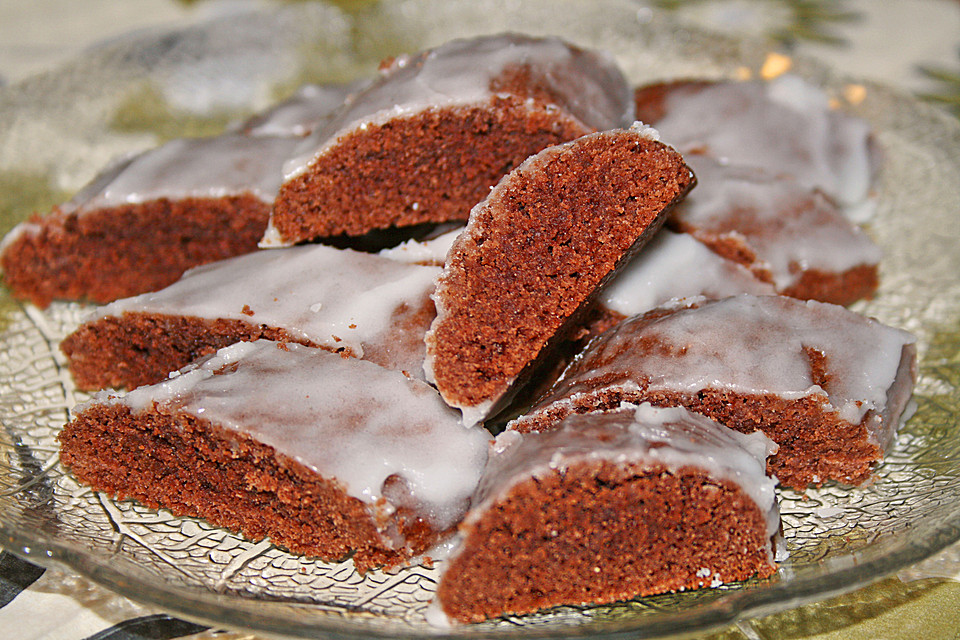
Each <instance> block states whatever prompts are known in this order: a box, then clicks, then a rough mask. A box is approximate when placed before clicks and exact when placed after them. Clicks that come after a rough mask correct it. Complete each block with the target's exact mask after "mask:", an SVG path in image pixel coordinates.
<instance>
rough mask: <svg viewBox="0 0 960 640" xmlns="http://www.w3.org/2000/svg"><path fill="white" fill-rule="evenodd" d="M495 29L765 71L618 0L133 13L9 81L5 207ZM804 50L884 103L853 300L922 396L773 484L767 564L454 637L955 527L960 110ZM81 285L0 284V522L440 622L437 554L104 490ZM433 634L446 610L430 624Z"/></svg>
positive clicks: (253, 595) (279, 595)
mask: <svg viewBox="0 0 960 640" xmlns="http://www.w3.org/2000/svg"><path fill="white" fill-rule="evenodd" d="M503 30H515V31H526V32H530V33H535V34H548V33H556V34H560V35H563V36H565V37H567V38H568V39H570V40H572V41H574V42H577V43H580V44H582V45H586V46H598V47H603V48H606V49H608V50H610V51H611V52H612V53H614V55H615V56H616V57H617V59H618V61H619V62H620V64H621V65H622V66H623V68H624V69H625V71H626V72H627V74H628V75H629V77H630V78H631V80H632V81H634V82H636V83H641V82H647V81H652V80H656V79H665V78H676V77H691V76H696V77H706V78H721V77H736V78H745V77H755V76H757V75H758V74H759V73H760V71H761V69H762V68H763V65H764V63H765V62H766V61H767V60H768V52H767V49H766V47H765V46H764V45H763V44H762V43H750V42H742V41H731V40H726V39H723V38H720V37H717V36H712V35H708V34H705V33H701V32H695V31H690V30H685V29H681V28H679V27H677V26H676V25H673V24H671V23H670V22H669V21H666V20H665V19H663V18H662V17H661V16H659V15H656V14H655V13H651V12H650V11H649V10H647V9H643V8H638V6H637V5H635V4H634V3H632V2H628V1H627V0H605V1H603V2H596V1H594V2H590V3H583V2H577V1H570V2H557V1H555V0H551V1H546V0H543V1H537V2H530V1H525V2H524V3H522V5H521V3H518V2H510V1H508V0H503V1H501V2H477V1H457V2H454V1H450V0H433V1H418V2H390V3H375V4H372V5H370V4H367V5H366V6H365V8H364V9H363V10H360V11H353V12H351V13H344V12H341V11H340V10H338V9H336V8H335V7H332V6H326V5H321V4H312V3H309V4H294V5H290V6H286V7H284V8H283V9H280V10H277V11H274V12H269V13H260V14H251V15H243V16H237V17H233V18H230V19H225V20H221V21H219V22H216V23H211V24H205V25H201V26H200V27H196V28H191V29H187V30H183V31H178V32H174V33H165V34H160V35H149V34H147V35H144V34H140V35H138V36H136V37H131V38H128V39H122V40H119V41H116V42H113V43H111V44H110V45H109V46H104V47H101V48H98V49H96V50H93V51H90V52H88V54H87V55H86V56H85V57H84V58H83V59H81V60H79V61H77V62H76V63H75V64H73V65H71V66H68V67H65V68H62V69H61V70H59V71H57V72H55V73H51V74H48V75H45V76H41V77H38V78H34V79H31V80H29V81H27V82H24V83H21V84H19V85H15V86H12V87H9V88H7V89H4V90H2V91H0V207H2V210H0V215H2V217H3V220H2V224H3V228H2V229H0V231H6V229H7V228H9V227H10V226H11V225H12V224H13V223H14V222H15V221H16V220H18V219H22V218H23V217H25V216H26V215H27V214H28V213H29V212H30V211H31V210H33V209H38V210H44V209H46V208H47V207H48V206H49V205H51V204H53V203H54V202H56V201H58V200H60V199H63V198H64V197H66V196H67V195H69V193H70V192H72V191H73V190H75V189H77V188H78V187H80V186H81V185H82V184H83V183H84V182H86V181H87V180H89V179H90V178H91V177H92V176H93V175H94V174H95V173H96V172H97V171H98V170H99V169H100V168H101V167H102V166H103V165H104V164H105V163H107V162H108V161H109V160H110V159H111V158H113V157H115V156H117V155H119V154H122V153H127V152H131V151H137V150H140V149H143V148H146V147H148V146H152V145H155V144H157V143H158V142H159V141H161V140H164V139H166V138H169V137H171V136H179V135H186V134H198V133H213V132H216V131H219V130H222V129H223V127H224V126H226V125H227V124H228V123H229V122H231V121H233V120H235V119H237V118H240V117H242V116H244V115H245V114H248V113H250V111H251V110H254V109H258V108H262V107H264V106H266V105H267V104H268V103H269V102H270V101H271V100H275V99H277V98H279V97H281V96H283V95H285V94H287V93H289V92H291V91H292V90H293V89H294V88H295V87H296V86H298V85H299V84H300V83H302V82H304V81H319V82H329V81H342V80H346V79H349V78H352V77H356V76H357V75H358V74H360V73H370V72H372V70H373V69H374V68H375V65H376V61H377V60H379V59H380V58H381V57H384V56H386V55H390V54H394V53H397V52H400V51H413V50H418V49H421V48H423V47H426V46H432V45H436V44H438V43H440V42H442V41H444V40H446V39H449V38H452V37H456V36H465V35H474V34H479V33H485V32H497V31H503ZM792 64H793V69H794V70H795V71H797V72H799V73H801V74H803V75H804V76H806V77H807V78H809V79H811V80H812V81H814V82H815V83H817V84H819V85H820V86H822V87H824V88H825V89H826V90H827V91H828V92H829V93H830V95H831V96H833V97H834V98H835V99H836V101H837V104H838V105H839V106H840V107H841V108H844V109H848V110H850V111H851V112H853V113H856V114H859V115H861V116H863V117H864V118H866V119H867V120H869V122H870V123H871V124H872V125H873V126H874V128H875V130H876V133H877V139H878V142H879V144H880V146H881V147H882V148H883V152H884V155H885V162H884V165H883V170H882V174H881V178H880V184H879V186H878V193H877V197H878V201H879V212H878V215H877V217H876V219H875V220H874V221H873V222H872V223H871V224H870V227H869V232H870V233H871V234H872V235H873V237H874V238H875V239H876V240H877V241H878V242H879V243H880V245H881V246H882V247H883V248H884V250H885V253H886V255H885V259H884V262H883V273H882V282H883V284H882V286H881V289H880V292H879V294H878V295H877V297H876V299H874V300H872V301H870V302H869V303H863V304H860V305H859V306H858V307H857V309H858V310H859V311H862V312H864V313H868V314H870V315H873V316H876V317H879V318H880V319H881V320H883V321H885V322H887V323H889V324H892V325H895V326H898V327H903V328H906V329H908V330H910V331H913V332H915V333H916V334H917V336H918V337H919V340H920V371H921V376H920V381H919V384H918V386H917V390H916V396H915V405H916V407H915V408H916V411H915V413H914V414H913V416H912V417H911V418H910V420H909V421H908V422H907V423H906V425H905V427H904V428H903V429H902V431H901V433H900V436H899V438H898V440H897V442H896V445H895V447H894V448H893V451H892V452H891V454H890V456H889V458H888V459H887V460H886V462H885V463H884V464H883V465H882V466H881V467H880V468H879V469H878V471H877V473H876V478H875V480H874V481H873V482H871V483H870V484H869V485H868V486H866V487H863V488H856V489H851V488H846V487H839V486H832V485H831V486H826V487H824V488H822V489H820V490H811V491H809V492H807V495H806V497H805V498H803V497H801V496H800V495H798V494H796V493H793V492H790V491H784V492H783V493H782V500H783V502H782V510H783V525H784V533H785V536H786V541H787V546H788V548H789V551H790V558H789V559H788V560H786V561H785V562H784V563H782V565H781V566H780V569H779V571H778V572H777V573H776V574H775V575H774V576H773V577H772V578H770V579H767V580H754V581H751V582H748V583H745V584H742V585H727V586H724V587H721V588H719V589H712V590H704V591H699V592H693V593H682V594H667V595H662V596H658V597H652V598H643V599H638V600H636V601H632V602H627V603H620V604H614V605H609V606H599V607H561V608H558V609H554V610H551V611H548V612H544V613H541V614H537V615H531V616H524V617H522V618H507V619H502V620H496V621H492V622H489V623H485V624H481V625H476V626H470V627H465V628H458V629H455V630H453V631H450V632H448V633H449V634H450V635H453V636H457V637H486V636H497V637H517V636H522V637H546V636H565V637H575V636H605V635H606V636H617V635H630V636H631V637H636V636H639V635H646V636H648V637H655V636H665V635H670V634H673V633H679V632H684V631H691V630H702V629H706V628H710V627H714V626H719V625H724V624H728V623H731V622H733V621H736V620H737V619H740V618H745V617H749V616H756V615H761V614H767V613H771V612H774V611H777V610H782V609H786V608H788V607H793V606H797V605H798V604H801V603H804V602H807V601H811V600H814V599H820V598H825V597H827V596H830V595H834V594H836V593H839V592H842V591H847V590H851V589H853V588H855V587H858V586H860V585H863V584H866V583H867V582H870V581H872V580H875V579H877V578H879V577H881V576H883V575H886V574H890V573H892V572H894V571H896V570H898V569H900V568H903V567H905V566H907V565H909V564H911V563H914V562H916V561H918V560H921V559H923V558H925V557H927V556H929V555H931V554H933V553H934V552H936V551H938V550H940V549H942V548H943V547H945V546H946V545H948V544H950V543H952V542H954V541H956V540H957V539H958V538H960V432H958V430H957V428H956V427H957V424H956V423H957V417H958V415H960V392H958V385H960V320H958V318H960V314H958V307H960V275H958V274H960V251H958V250H957V247H958V246H960V244H958V240H960V237H958V231H957V230H958V228H960V225H958V214H960V124H958V122H957V121H956V120H953V119H951V118H949V117H948V116H946V115H944V114H942V113H941V112H939V111H936V110H934V109H933V108H931V107H927V106H925V105H923V104H920V103H917V102H916V101H914V100H912V99H909V98H907V97H905V96H903V95H899V94H897V93H895V92H893V91H891V90H889V89H885V88H883V87H879V86H875V85H873V84H864V83H852V82H849V81H847V80H845V79H843V78H839V77H836V76H835V75H834V74H833V73H831V72H830V71H829V70H827V69H824V68H822V67H820V66H818V65H817V64H814V63H812V62H810V61H804V60H793V61H792ZM85 311H86V310H85V309H84V308H83V307H82V306H81V305H76V304H55V305H53V306H52V307H51V308H50V309H48V310H46V311H43V312H41V311H38V310H37V309H35V308H33V307H30V306H21V305H19V304H17V303H15V302H12V301H11V300H10V298H9V296H8V295H6V294H5V293H0V381H2V386H0V423H2V430H0V544H2V545H3V546H5V547H6V548H8V549H11V550H13V551H15V552H17V553H20V554H22V555H24V556H25V557H28V558H30V559H32V560H34V561H36V562H39V563H41V564H46V565H66V566H67V567H69V568H70V569H72V570H74V571H76V572H79V573H81V574H84V575H86V576H88V577H89V578H91V579H93V580H95V581H98V582H100V583H101V584H103V585H105V586H107V587H109V588H111V589H113V590H115V591H117V592H119V593H121V594H124V595H128V596H130V597H132V598H134V599H137V600H140V601H144V602H148V603H153V604H155V605H158V606H160V607H163V608H166V609H168V610H170V611H171V612H174V613H176V614H178V615H181V616H184V617H187V618H191V619H196V620H201V621H205V622H207V623H209V624H212V625H216V626H226V627H234V628H245V629H251V630H257V631H260V632H271V633H279V634H287V635H293V636H310V637H318V636H320V637H330V638H340V637H344V638H345V637H360V636H362V637H377V636H382V637H394V638H395V637H406V636H414V635H420V634H424V633H426V632H432V631H434V630H431V629H430V628H429V627H428V626H427V625H426V622H425V620H424V609H425V607H426V606H427V603H428V601H429V599H430V597H431V593H432V590H433V587H434V584H435V581H436V575H437V574H436V572H435V570H429V569H424V568H415V569H410V570H404V571H400V572H399V573H395V574H387V573H382V572H378V571H375V572H371V573H370V574H368V575H367V576H365V577H360V576H358V575H357V574H356V573H355V572H354V570H353V566H352V564H351V563H350V562H349V561H348V562H345V563H342V564H328V563H322V562H317V561H315V560H312V559H308V558H301V557H296V556H292V555H289V554H287V553H284V552H282V551H280V550H278V549H276V548H275V547H273V546H272V545H270V544H269V543H268V542H260V543H253V542H249V541H245V540H243V539H240V538H238V537H237V536H235V535H233V534H231V533H229V532H227V531H224V530H222V529H218V528H214V527H211V526H209V525H207V524H206V523H204V522H202V521H197V520H193V519H187V518H176V517H173V516H172V515H171V514H170V513H169V512H166V511H162V510H161V511H154V510H150V509H145V508H143V507H141V506H140V505H138V504H135V503H132V502H115V501H113V500H110V499H108V498H107V497H105V496H103V495H101V494H99V493H96V492H93V491H90V490H88V489H86V488H84V487H82V486H79V485H78V484H76V483H75V482H74V480H73V479H72V478H71V477H70V476H69V475H66V474H65V473H64V471H63V469H62V468H61V467H60V466H59V464H58V461H57V447H56V444H55V436H56V434H57V432H58V430H59V428H60V427H61V425H62V424H63V423H64V422H66V421H67V420H68V419H69V415H70V409H71V407H73V406H74V405H75V404H76V403H77V402H79V401H82V400H83V399H84V396H82V394H79V393H78V392H76V390H75V389H74V388H73V386H72V384H71V381H70V379H69V376H68V375H67V374H66V373H65V371H64V369H63V367H62V364H63V362H62V357H61V356H60V353H59V351H58V349H57V344H58V341H59V340H60V339H61V338H62V337H63V336H64V335H66V334H67V333H68V332H69V331H71V330H72V328H73V327H75V326H76V325H77V323H78V322H79V320H80V319H81V318H82V317H83V314H84V313H85ZM441 635H442V634H441Z"/></svg>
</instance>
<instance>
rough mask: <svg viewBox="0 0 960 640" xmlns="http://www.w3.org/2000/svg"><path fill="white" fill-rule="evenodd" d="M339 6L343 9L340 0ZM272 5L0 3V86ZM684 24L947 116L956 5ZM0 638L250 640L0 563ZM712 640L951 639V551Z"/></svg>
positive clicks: (931, 1)
mask: <svg viewBox="0 0 960 640" xmlns="http://www.w3.org/2000/svg"><path fill="white" fill-rule="evenodd" d="M347 1H349V0H347ZM275 2H276V0H194V1H189V0H179V1H177V0H83V2H76V1H75V0H30V2H22V1H16V2H14V1H12V0H11V1H4V2H0V86H4V85H10V84H15V83H16V82H17V81H19V80H21V79H23V78H26V77H28V76H30V75H32V74H36V73H41V72H43V71H45V70H47V69H51V68H55V67H56V66H57V65H60V64H63V63H64V62H67V61H69V60H71V59H72V58H74V57H76V56H78V55H81V54H82V52H83V51H84V49H86V48H87V47H89V46H92V45H95V44H97V43H101V42H103V41H104V40H107V39H110V38H112V37H116V36H118V35H121V34H126V33H129V32H132V31H135V30H141V29H165V28H176V27H180V26H184V25H187V24H192V23H196V22H199V21H203V20H208V19H211V18H215V17H216V16H218V15H224V14H227V13H230V12H235V11H244V10H249V9H255V8H259V7H263V6H266V5H269V4H271V3H275ZM649 4H650V5H651V7H653V10H663V11H671V12H673V13H674V14H675V15H676V16H677V17H678V18H680V19H681V20H684V21H687V22H689V23H691V24H693V25H695V26H698V27H701V28H706V29H711V30H715V31H720V32H723V33H726V34H733V35H740V36H749V37H757V36H761V37H769V36H771V34H776V35H777V41H778V42H779V43H780V44H779V46H781V47H782V48H783V49H784V51H785V52H789V53H794V54H802V55H808V56H813V57H817V58H820V59H822V60H824V61H825V62H827V63H828V64H830V65H832V66H833V67H835V68H837V69H838V70H840V71H842V72H844V73H846V74H849V75H852V76H855V77H861V78H864V79H870V80H877V81H880V82H883V83H885V84H888V85H891V86H894V87H898V88H901V89H904V90H906V91H909V92H911V93H913V94H915V95H917V96H918V97H919V98H920V99H923V100H926V101H929V102H932V103H934V104H937V105H938V106H940V107H941V108H944V109H946V110H948V111H951V112H952V113H953V114H954V115H956V116H957V117H960V1H958V0H840V1H837V2H833V1H830V0H819V1H818V0H812V1H811V0H791V1H777V0H692V1H686V2H683V1H679V0H657V1H651V2H650V3H649ZM0 636H2V637H3V638H4V639H6V640H21V639H22V640H27V639H29V640H38V639H51V640H53V639H57V640H59V639H62V640H79V639H83V638H97V639H98V640H106V639H111V640H113V639H121V638H123V639H136V638H151V639H158V640H161V639H166V638H188V639H190V640H200V639H201V638H219V639H226V640H235V639H240V638H250V639H251V640H254V639H255V638H256V636H254V635H251V634H247V633H239V632H233V631H226V630H221V629H209V628H206V627H204V626H201V625H198V624H195V623H192V622H188V621H184V620H180V619H178V618H176V617H173V616H171V615H168V614H166V613H164V612H163V611H158V610H155V609H152V608H150V607H146V606H143V605H141V604H138V603H136V602H134V601H132V600H129V599H127V598H124V597H121V596H117V595H115V594H113V593H111V592H109V591H107V590H106V589H103V588H101V587H99V586H97V585H95V584H93V583H91V582H89V581H88V580H86V579H84V578H82V577H80V576H77V575H73V574H71V573H69V572H64V571H60V570H55V569H46V570H44V569H42V568H40V567H37V566H35V565H32V564H30V563H28V562H26V561H24V560H21V559H20V558H18V557H17V556H15V555H13V554H11V553H9V552H7V551H0ZM703 637H704V638H710V639H711V640H775V639H793V640H803V639H807V640H812V639H814V638H816V639H820V640H858V639H861V638H862V639H864V640H866V639H871V640H872V639H881V638H882V639H890V640H899V639H904V640H907V639H910V640H913V639H917V638H923V639H928V640H947V639H958V638H960V545H957V546H954V547H951V548H949V549H947V550H945V551H944V552H942V553H940V554H938V555H937V556H935V557H933V558H930V559H928V560H926V561H924V562H922V563H920V564H919V565H916V566H914V567H910V568H908V569H906V570H903V571H901V572H900V573H898V574H897V575H895V576H891V577H889V578H886V579H884V580H881V581H880V582H878V583H876V584H873V585H871V586H869V587H866V588H864V589H860V590H858V591H855V592H853V593H850V594H847V595H844V596H840V597H836V598H831V599H828V600H825V601H822V602H818V603H815V604H812V605H807V606H804V607H800V608H798V609H794V610H792V611H788V612H785V613H780V614H776V615H772V616H768V617H766V618H759V619H754V620H749V621H745V622H741V623H740V624H738V625H736V626H734V627H731V628H729V629H725V630H721V631H718V632H714V633H711V634H707V635H705V636H703Z"/></svg>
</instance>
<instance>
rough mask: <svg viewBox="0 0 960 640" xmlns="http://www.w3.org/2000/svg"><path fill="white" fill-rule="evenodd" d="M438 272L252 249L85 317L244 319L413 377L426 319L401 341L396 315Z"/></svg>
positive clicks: (310, 250) (322, 252) (416, 304)
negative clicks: (385, 356)
mask: <svg viewBox="0 0 960 640" xmlns="http://www.w3.org/2000/svg"><path fill="white" fill-rule="evenodd" d="M439 273H440V269H439V268H438V267H430V266H421V265H417V264H404V263H401V262H397V261H394V260H388V259H386V258H383V257H380V256H376V255H372V254H366V253H361V252H358V251H352V250H349V249H335V248H333V247H329V246H324V245H303V246H299V247H290V248H287V249H277V250H271V251H256V252H254V253H250V254H246V255H243V256H238V257H236V258H231V259H228V260H223V261H220V262H215V263H212V264H208V265H203V266H201V267H195V268H193V269H190V270H189V271H187V272H186V273H185V274H184V275H183V277H182V278H181V279H180V280H178V281H177V282H175V283H174V284H172V285H170V286H169V287H167V288H165V289H161V290H160V291H156V292H151V293H145V294H141V295H138V296H134V297H132V298H124V299H121V300H117V301H115V302H112V303H110V304H108V305H106V306H104V307H100V308H99V309H97V310H96V311H95V312H94V315H93V317H92V318H91V320H93V319H97V318H102V317H104V316H108V315H113V316H119V315H121V314H123V313H124V312H140V313H158V314H168V315H183V316H193V317H198V318H206V319H211V320H212V319H217V318H226V319H234V320H244V321H246V322H249V323H251V324H262V325H267V326H271V327H278V328H281V329H285V330H287V331H288V332H289V333H290V334H291V335H293V336H295V337H298V338H302V339H306V340H309V341H310V342H312V343H314V344H317V345H323V346H326V347H329V348H333V349H337V348H340V347H347V348H349V349H350V350H351V351H352V352H353V353H354V355H356V356H357V357H363V356H364V353H365V347H366V348H367V349H370V348H371V347H376V348H377V349H378V350H379V351H378V354H379V355H382V353H381V352H383V351H385V350H387V351H391V356H392V358H395V359H396V362H392V363H390V364H391V365H392V366H395V367H397V368H400V369H404V370H406V371H409V372H410V373H411V374H414V375H419V374H420V372H421V362H422V359H423V349H424V346H423V341H422V336H423V332H425V331H426V329H427V327H428V326H429V323H430V321H431V319H432V315H429V316H428V317H424V318H422V319H420V320H419V321H418V323H417V325H418V326H419V327H422V329H421V330H420V333H419V334H418V335H416V336H413V337H412V338H410V339H404V338H405V336H404V335H400V334H401V333H403V332H404V331H406V332H411V333H412V332H415V331H414V330H415V329H416V327H403V328H401V329H398V328H396V327H395V324H396V323H397V320H398V319H397V315H396V314H398V313H401V312H403V311H405V310H408V311H410V312H411V313H416V312H418V311H419V310H421V309H422V308H423V307H424V305H428V304H429V296H430V294H431V293H432V292H433V289H434V281H435V279H436V277H437V275H438V274H439ZM250 312H252V314H251V313H250ZM408 338H409V336H408ZM407 343H409V344H407ZM378 363H379V364H383V365H387V364H388V363H386V362H378Z"/></svg>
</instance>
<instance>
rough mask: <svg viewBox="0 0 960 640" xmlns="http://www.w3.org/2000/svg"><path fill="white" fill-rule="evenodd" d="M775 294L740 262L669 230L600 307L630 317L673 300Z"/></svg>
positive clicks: (643, 253) (605, 293) (643, 251)
mask: <svg viewBox="0 0 960 640" xmlns="http://www.w3.org/2000/svg"><path fill="white" fill-rule="evenodd" d="M698 179H699V178H698ZM698 188H699V187H698ZM694 191H696V189H694ZM688 197H689V196H688ZM773 292H774V290H773V286H772V285H770V284H768V283H766V282H762V281H760V280H758V279H757V278H755V277H754V276H753V274H751V273H750V271H749V270H748V269H746V268H745V267H743V266H741V265H739V264H737V263H736V262H733V261H731V260H726V259H725V258H721V257H720V256H719V255H717V254H716V253H714V252H713V251H711V250H710V249H707V247H706V246H704V245H703V244H702V243H700V242H698V241H696V240H694V239H693V237H691V236H689V235H687V234H685V233H673V232H672V231H668V230H666V229H663V230H661V231H659V232H657V235H656V236H654V237H653V239H652V240H650V242H648V243H647V244H646V245H644V247H643V249H641V250H640V252H639V253H638V254H637V256H636V257H635V258H634V259H633V260H632V261H631V262H630V263H629V264H627V266H626V267H624V269H623V270H622V271H621V272H620V273H618V274H617V276H616V277H615V278H614V279H613V281H612V282H611V283H610V285H609V286H608V287H607V288H606V289H604V290H603V291H602V292H601V294H600V297H599V302H600V303H601V304H602V305H603V306H604V307H606V308H607V309H609V310H611V311H615V312H617V313H619V314H621V315H624V316H628V317H629V316H634V315H637V314H639V313H643V312H645V311H649V310H650V309H653V308H654V307H659V306H661V305H663V304H664V303H666V302H668V301H670V300H678V299H684V298H695V297H701V296H703V297H706V298H710V299H720V298H726V297H728V296H732V295H736V294H739V293H752V294H756V295H762V294H770V293H773Z"/></svg>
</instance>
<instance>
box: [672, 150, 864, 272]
mask: <svg viewBox="0 0 960 640" xmlns="http://www.w3.org/2000/svg"><path fill="white" fill-rule="evenodd" d="M684 159H685V160H686V161H687V163H688V164H689V165H690V166H691V167H692V168H693V170H694V173H696V175H697V188H696V189H694V190H693V191H691V192H690V194H689V195H688V196H687V198H686V199H685V200H684V201H683V202H681V203H680V205H679V206H678V207H677V209H676V211H675V213H674V216H675V218H676V219H677V220H678V221H680V222H681V223H683V224H688V225H691V226H692V227H694V228H695V229H702V230H703V231H705V232H706V233H708V234H714V235H730V236H735V237H736V238H738V239H739V241H740V242H742V243H744V244H746V245H747V246H748V247H749V248H750V250H751V251H753V252H754V253H755V254H756V259H755V262H754V268H758V269H761V270H765V271H767V272H768V273H769V274H770V275H771V276H772V278H773V282H774V285H775V286H776V288H777V290H778V291H783V290H784V289H786V288H788V287H790V286H791V285H793V284H795V283H796V282H797V280H798V279H799V278H800V276H801V275H802V274H803V272H805V271H809V270H814V271H822V272H825V273H843V272H845V271H847V270H849V269H852V268H854V267H857V266H861V265H876V264H878V263H879V262H880V258H881V251H880V248H879V247H878V246H877V245H876V244H874V243H873V241H871V240H870V238H869V237H867V235H866V234H865V233H864V232H863V231H862V230H861V229H860V228H859V227H857V226H856V225H854V224H852V223H851V222H850V221H848V220H847V219H846V218H845V217H844V216H843V214H842V212H841V211H840V210H839V209H838V208H837V207H836V206H835V205H834V204H833V202H832V201H830V200H829V199H827V198H825V197H823V196H822V195H821V194H820V193H819V192H816V191H811V190H810V189H808V188H807V187H805V186H803V185H802V184H800V183H799V182H797V181H796V180H793V179H792V178H790V177H788V176H779V177H778V176H773V175H771V174H769V173H765V172H764V171H762V170H760V169H755V168H746V167H743V166H724V165H722V164H720V163H718V162H717V161H715V160H714V159H712V158H710V157H708V156H703V155H698V154H687V155H686V156H685V158H684ZM694 234H695V235H696V232H695V231H694Z"/></svg>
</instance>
